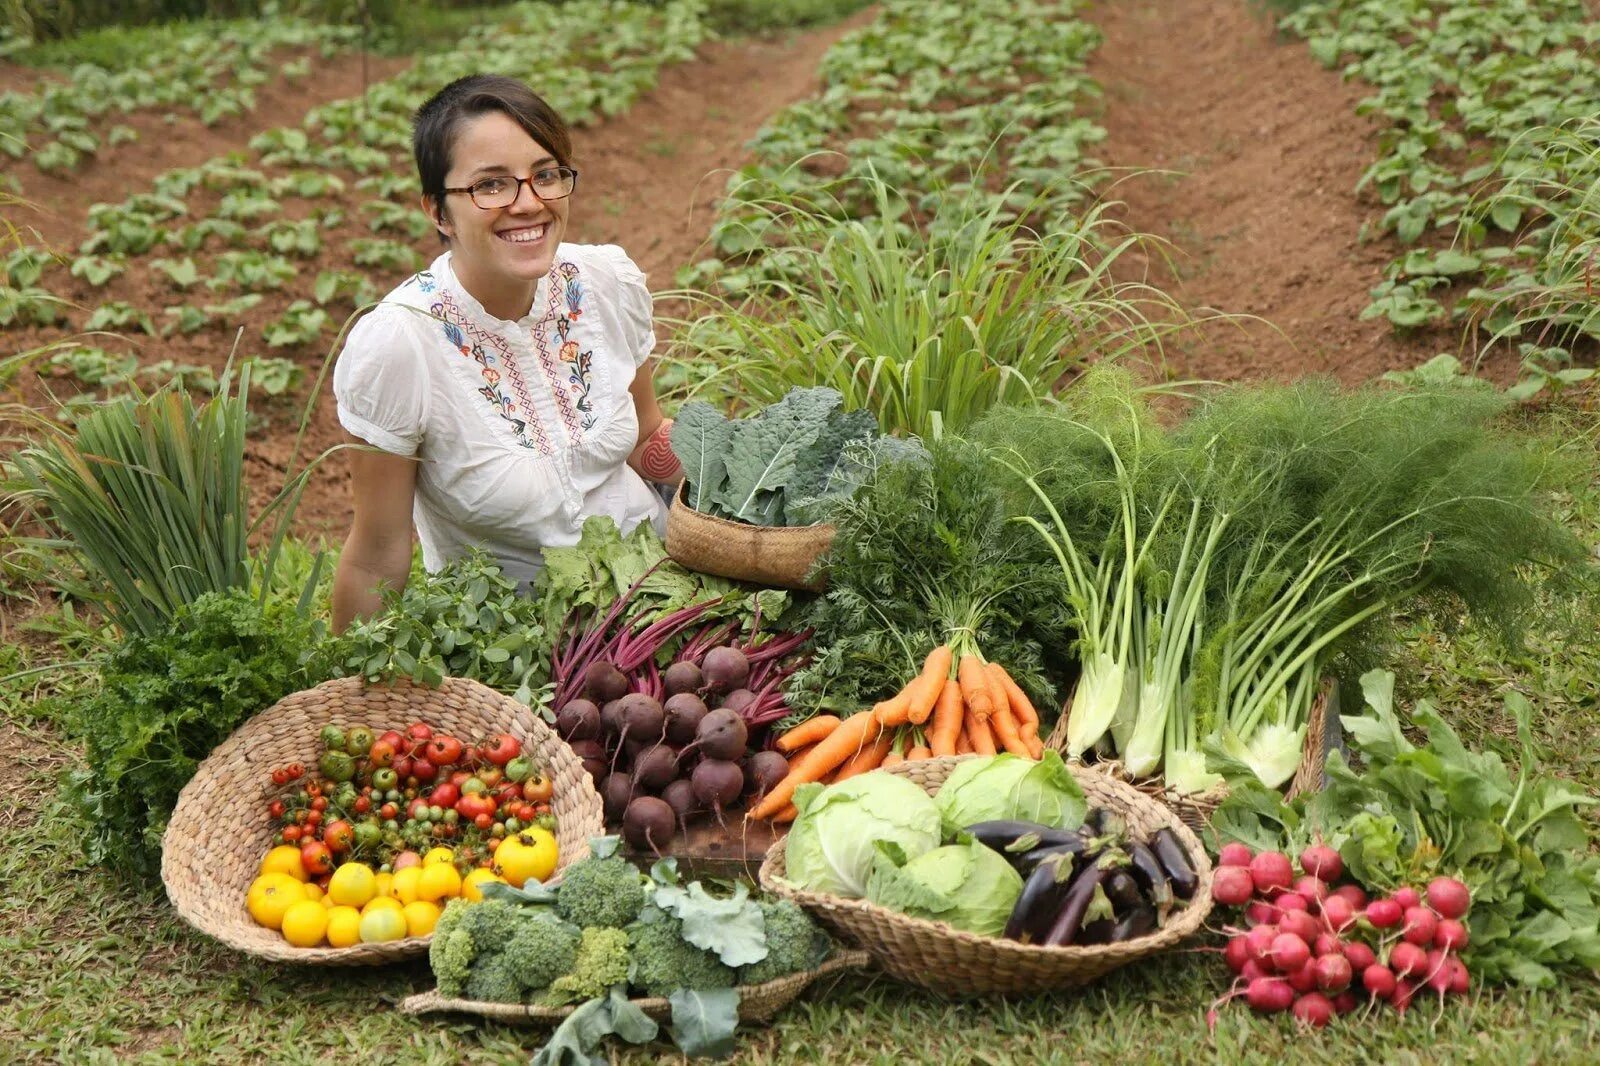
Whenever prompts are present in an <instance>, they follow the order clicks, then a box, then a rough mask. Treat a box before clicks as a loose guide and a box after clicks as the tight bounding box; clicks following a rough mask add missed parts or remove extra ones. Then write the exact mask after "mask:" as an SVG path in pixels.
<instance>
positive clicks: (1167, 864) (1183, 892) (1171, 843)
mask: <svg viewBox="0 0 1600 1066" xmlns="http://www.w3.org/2000/svg"><path fill="white" fill-rule="evenodd" d="M1150 850H1151V851H1153V852H1155V854H1156V859H1157V860H1158V861H1159V862H1160V863H1161V868H1162V869H1163V870H1165V871H1166V874H1167V880H1169V881H1170V882H1172V891H1173V893H1174V894H1175V895H1176V896H1177V897H1178V898H1179V899H1193V898H1194V894H1195V890H1196V889H1198V888H1199V887H1200V878H1199V877H1198V876H1197V875H1196V874H1195V872H1194V865H1193V864H1192V863H1191V862H1190V861H1189V856H1188V854H1187V853H1186V852H1185V851H1184V850H1183V845H1182V844H1181V843H1179V842H1178V834H1176V833H1174V832H1173V831H1172V830H1171V829H1169V828H1165V827H1163V828H1161V829H1158V830H1156V834H1155V836H1153V837H1151V838H1150Z"/></svg>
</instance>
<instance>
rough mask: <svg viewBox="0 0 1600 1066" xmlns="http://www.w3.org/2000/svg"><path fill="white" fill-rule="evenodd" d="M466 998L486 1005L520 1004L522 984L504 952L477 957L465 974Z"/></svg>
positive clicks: (514, 967)
mask: <svg viewBox="0 0 1600 1066" xmlns="http://www.w3.org/2000/svg"><path fill="white" fill-rule="evenodd" d="M466 998H468V999H473V1000H479V1001H481V1002H486V1003H520V1002H521V1001H522V982H521V980H519V979H518V977H517V969H516V966H515V965H513V963H512V960H511V958H510V957H509V956H508V955H506V954H505V953H504V952H500V951H496V952H490V953H486V954H483V955H479V956H478V957H477V958H476V959H475V960H473V963H472V972H471V973H469V974H467V984H466Z"/></svg>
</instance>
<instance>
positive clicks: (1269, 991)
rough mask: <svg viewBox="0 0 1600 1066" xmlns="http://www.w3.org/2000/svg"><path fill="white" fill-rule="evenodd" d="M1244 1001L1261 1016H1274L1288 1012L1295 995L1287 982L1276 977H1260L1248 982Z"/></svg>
mask: <svg viewBox="0 0 1600 1066" xmlns="http://www.w3.org/2000/svg"><path fill="white" fill-rule="evenodd" d="M1245 999H1246V1000H1247V1001H1248V1002H1249V1004H1250V1006H1252V1007H1254V1008H1255V1009H1256V1010H1258V1011H1261V1012H1262V1013H1263V1014H1275V1013H1277V1012H1278V1011H1285V1010H1288V1009H1289V1007H1290V1005H1291V1004H1292V1003H1294V1000H1295V995H1294V989H1292V988H1290V987H1289V982H1287V981H1283V980H1280V979H1278V978H1276V977H1261V978H1257V979H1256V980H1254V981H1251V982H1250V986H1249V988H1247V989H1246V990H1245Z"/></svg>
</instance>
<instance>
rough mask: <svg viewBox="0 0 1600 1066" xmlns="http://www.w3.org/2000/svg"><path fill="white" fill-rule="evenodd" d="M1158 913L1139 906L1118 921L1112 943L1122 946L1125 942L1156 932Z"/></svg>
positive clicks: (1112, 934)
mask: <svg viewBox="0 0 1600 1066" xmlns="http://www.w3.org/2000/svg"><path fill="white" fill-rule="evenodd" d="M1155 929H1156V912H1155V911H1154V910H1152V909H1150V907H1148V906H1139V907H1135V908H1133V909H1132V910H1130V911H1129V912H1128V913H1127V914H1124V915H1123V916H1122V917H1121V918H1119V919H1117V924H1116V927H1115V928H1113V929H1112V930H1111V943H1113V944H1120V943H1122V942H1123V941H1124V940H1134V939H1136V938H1138V937H1141V936H1147V935H1149V934H1150V933H1153V932H1155Z"/></svg>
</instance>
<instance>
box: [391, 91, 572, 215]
mask: <svg viewBox="0 0 1600 1066" xmlns="http://www.w3.org/2000/svg"><path fill="white" fill-rule="evenodd" d="M490 111H499V112H501V113H503V114H505V115H507V116H509V117H510V118H511V120H512V121H513V122H515V123H516V124H517V125H519V126H521V127H522V128H523V129H524V130H526V131H527V133H528V136H530V137H532V138H533V139H534V140H536V141H538V142H539V143H540V144H542V145H544V146H545V147H546V148H548V149H550V153H551V154H552V155H554V156H555V157H556V162H557V163H560V164H561V165H562V166H564V167H569V166H571V165H572V132H571V130H569V129H568V128H567V124H566V122H565V121H563V120H562V118H561V116H560V115H558V114H556V109H555V108H553V107H551V106H550V105H549V104H547V103H545V101H544V100H543V99H542V98H541V97H540V96H539V95H538V94H537V93H535V92H534V91H533V90H532V89H530V88H528V87H527V86H526V85H524V84H523V83H522V82H520V81H518V80H517V79H516V78H509V77H506V76H505V75H503V74H469V75H468V76H466V77H465V78H457V79H456V80H455V81H453V82H451V83H450V84H449V85H446V86H445V87H444V88H443V89H440V90H439V91H438V92H436V93H434V94H433V96H432V97H431V98H430V99H429V100H428V102H427V103H425V104H423V105H422V106H421V107H419V108H418V109H417V114H416V117H415V118H414V119H412V122H411V150H412V153H413V154H414V155H415V156H416V160H417V177H418V179H420V181H421V183H422V195H423V196H424V197H427V198H428V199H431V200H432V201H433V202H434V203H435V204H436V205H437V206H438V208H439V212H440V213H441V214H443V213H444V186H445V175H446V174H448V173H449V172H450V155H451V153H452V152H453V151H454V150H455V143H456V136H457V134H458V133H459V132H460V130H461V124H462V123H463V122H465V121H466V120H468V119H471V118H476V117H478V116H479V115H483V114H487V113H488V112H490ZM439 235H440V236H441V237H443V236H444V234H443V233H442V232H441V233H440V234H439Z"/></svg>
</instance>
